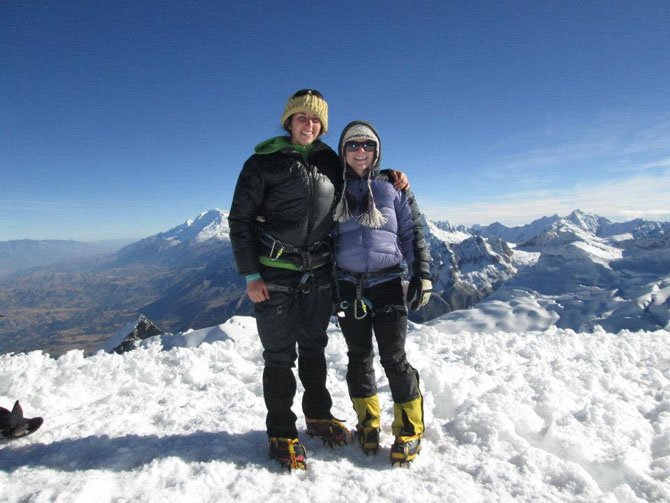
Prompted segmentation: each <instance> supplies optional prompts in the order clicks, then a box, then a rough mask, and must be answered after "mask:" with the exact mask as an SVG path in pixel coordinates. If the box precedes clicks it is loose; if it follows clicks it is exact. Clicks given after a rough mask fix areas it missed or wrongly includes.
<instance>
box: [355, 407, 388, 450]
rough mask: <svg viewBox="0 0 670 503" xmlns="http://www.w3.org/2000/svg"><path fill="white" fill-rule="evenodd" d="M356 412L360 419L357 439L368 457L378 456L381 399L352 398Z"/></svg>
mask: <svg viewBox="0 0 670 503" xmlns="http://www.w3.org/2000/svg"><path fill="white" fill-rule="evenodd" d="M351 401H352V402H353V404H354V410H355V411H356V416H357V417H358V424H357V425H356V439H357V440H358V442H359V443H360V444H361V449H363V452H364V453H365V454H366V455H370V454H377V451H379V427H380V424H381V421H380V419H379V417H380V415H381V410H380V407H379V397H378V396H377V395H372V396H368V397H363V398H352V399H351Z"/></svg>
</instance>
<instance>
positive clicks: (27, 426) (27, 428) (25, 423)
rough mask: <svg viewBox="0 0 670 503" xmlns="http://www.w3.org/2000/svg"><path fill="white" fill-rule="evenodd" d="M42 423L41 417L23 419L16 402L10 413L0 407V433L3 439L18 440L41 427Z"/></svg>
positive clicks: (21, 411) (21, 410) (19, 406)
mask: <svg viewBox="0 0 670 503" xmlns="http://www.w3.org/2000/svg"><path fill="white" fill-rule="evenodd" d="M43 422H44V419H42V418H41V417H33V418H26V417H23V409H21V405H19V401H18V400H17V401H16V403H15V404H14V408H13V409H12V411H11V412H9V411H8V410H7V409H5V408H4V407H0V433H2V436H3V437H5V438H20V437H25V436H26V435H30V434H31V433H33V432H34V431H36V430H37V429H38V428H39V427H40V426H42V423H43Z"/></svg>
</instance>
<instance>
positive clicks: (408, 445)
mask: <svg viewBox="0 0 670 503" xmlns="http://www.w3.org/2000/svg"><path fill="white" fill-rule="evenodd" d="M420 452H421V436H419V435H413V436H409V437H396V439H395V442H393V446H392V447H391V464H392V465H393V466H398V467H405V468H409V467H410V464H411V462H412V461H414V458H416V456H417V455H418V454H419V453H420Z"/></svg>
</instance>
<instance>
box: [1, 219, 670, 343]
mask: <svg viewBox="0 0 670 503" xmlns="http://www.w3.org/2000/svg"><path fill="white" fill-rule="evenodd" d="M425 224H426V229H427V232H426V235H427V239H428V241H429V244H430V248H431V254H432V265H431V272H432V277H433V283H434V294H433V296H432V297H431V301H430V302H429V304H428V305H427V306H426V307H425V308H424V309H423V310H421V311H419V312H418V313H412V314H411V319H412V320H413V321H416V322H424V321H427V320H429V319H433V318H436V317H441V320H443V321H445V322H447V323H451V324H452V325H453V327H454V329H455V330H456V329H462V328H463V326H466V325H467V326H468V327H469V329H476V330H480V331H484V330H502V331H520V330H521V329H527V330H544V329H546V328H547V327H549V326H551V325H555V326H557V327H560V328H567V329H572V330H575V331H595V330H599V329H600V328H602V329H605V330H607V331H609V332H616V331H618V330H622V329H628V330H653V329H656V328H664V327H667V326H668V323H669V320H670V315H669V303H668V298H669V297H670V223H665V222H652V221H647V220H640V219H638V220H631V221H629V222H623V223H617V222H611V221H609V220H608V219H606V218H603V217H599V216H597V215H592V214H588V213H584V212H581V211H579V210H575V211H574V212H572V213H571V214H570V215H568V216H564V217H562V216H558V215H554V216H550V217H544V218H541V219H538V220H535V221H533V222H531V223H529V224H527V225H524V226H519V227H507V226H505V225H503V224H500V223H494V224H491V225H488V226H479V225H477V226H471V227H465V226H452V225H451V224H449V222H446V221H437V222H433V221H426V222H425ZM8 243H9V244H8ZM12 246H13V247H14V248H15V249H16V250H20V247H17V246H16V242H5V243H0V250H5V254H4V255H0V257H2V256H4V257H5V258H4V263H5V264H11V263H12V260H15V262H14V263H16V260H17V257H18V255H19V254H20V253H21V252H20V251H17V253H16V254H15V257H14V259H12V255H11V253H8V252H6V250H11V249H12ZM31 246H32V247H33V248H35V249H40V248H42V249H43V250H46V253H45V254H46V255H49V253H48V249H49V246H50V242H42V241H36V242H34V243H32V244H31ZM50 256H52V257H53V258H54V259H61V258H62V257H61V256H60V255H58V254H56V253H54V254H51V255H50ZM54 261H55V260H54ZM55 262H56V263H51V264H43V265H41V266H38V267H31V268H30V269H27V270H16V268H14V269H12V270H11V271H9V268H7V270H8V271H9V272H8V275H6V277H5V278H4V279H2V280H1V281H0V315H2V317H0V353H6V352H20V351H29V350H34V349H41V350H44V351H47V352H49V353H51V354H53V355H58V354H62V353H63V352H65V351H67V350H69V349H72V348H80V349H83V350H85V351H86V350H92V349H93V348H95V347H97V346H99V344H100V342H101V341H103V340H106V339H108V338H109V337H110V336H112V335H113V334H116V333H117V332H118V331H119V330H124V327H127V325H128V324H129V323H132V322H133V321H134V320H136V319H137V317H138V315H139V314H143V315H145V316H147V317H148V318H150V319H151V320H152V321H153V322H154V323H156V325H157V326H159V327H160V328H161V329H162V330H165V331H169V332H177V331H185V330H187V329H198V328H203V327H208V326H214V325H217V324H220V323H222V322H223V321H225V320H226V319H228V318H230V317H231V316H233V315H235V314H251V313H252V306H251V304H250V303H249V302H248V300H247V299H246V296H245V294H244V282H243V280H242V278H241V277H240V276H239V275H238V274H237V271H236V268H235V264H234V260H233V256H232V251H231V247H230V239H229V235H228V222H227V213H226V212H224V211H221V210H209V211H205V212H203V213H201V214H200V215H199V216H198V217H196V218H195V219H193V220H188V221H187V222H185V223H183V224H181V225H178V226H176V227H174V228H172V229H170V230H168V231H166V232H162V233H159V234H156V235H154V236H151V237H148V238H145V239H142V240H140V241H137V242H135V243H132V244H130V245H127V246H125V247H123V248H121V249H120V250H118V251H116V252H114V253H109V254H107V255H102V256H100V255H98V256H96V257H93V258H86V257H83V258H82V257H77V258H76V259H74V260H73V259H71V258H70V259H68V260H64V261H63V260H60V261H55ZM0 263H3V262H0ZM9 273H11V274H9Z"/></svg>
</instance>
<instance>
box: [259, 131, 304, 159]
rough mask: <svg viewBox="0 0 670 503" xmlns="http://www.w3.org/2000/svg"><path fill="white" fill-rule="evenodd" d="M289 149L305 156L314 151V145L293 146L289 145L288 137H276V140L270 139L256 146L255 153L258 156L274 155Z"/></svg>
mask: <svg viewBox="0 0 670 503" xmlns="http://www.w3.org/2000/svg"><path fill="white" fill-rule="evenodd" d="M287 148H288V149H292V150H294V151H296V152H298V153H300V154H302V155H303V156H304V155H306V154H308V153H310V152H311V151H312V149H313V148H314V144H313V143H310V144H309V145H293V144H291V143H289V141H288V139H287V138H286V136H275V137H274V138H270V139H269V140H265V141H263V142H261V143H259V144H258V145H256V148H255V149H254V151H255V152H256V153H257V154H274V153H275V152H279V151H280V150H284V149H287Z"/></svg>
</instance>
